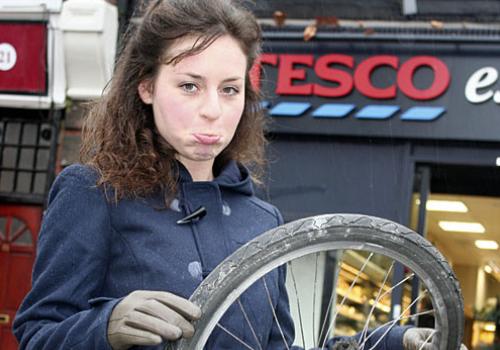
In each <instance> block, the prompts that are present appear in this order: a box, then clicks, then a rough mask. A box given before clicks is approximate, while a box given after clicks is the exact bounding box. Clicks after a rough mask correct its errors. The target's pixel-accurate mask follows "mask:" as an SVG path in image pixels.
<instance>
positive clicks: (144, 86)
mask: <svg viewBox="0 0 500 350" xmlns="http://www.w3.org/2000/svg"><path fill="white" fill-rule="evenodd" d="M152 90H153V87H152V86H151V81H149V80H143V81H141V82H140V83H139V86H138V87H137V92H138V93H139V97H140V98H141V100H142V102H144V103H145V104H147V105H150V104H152V103H153V93H152Z"/></svg>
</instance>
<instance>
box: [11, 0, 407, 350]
mask: <svg viewBox="0 0 500 350" xmlns="http://www.w3.org/2000/svg"><path fill="white" fill-rule="evenodd" d="M259 48H260V30H259V26H258V24H257V22H256V20H255V18H254V17H253V16H252V15H251V14H250V13H249V12H248V11H246V10H245V9H244V8H243V7H241V6H240V5H238V4H236V3H234V2H233V1H230V0H203V1H201V0H197V1H191V0H165V1H157V2H155V3H154V4H152V5H151V6H150V7H149V8H148V9H147V11H146V13H145V15H144V17H143V21H142V23H141V24H140V25H139V28H138V29H137V30H135V31H134V32H133V33H132V34H131V35H130V37H129V38H128V40H127V44H126V46H125V48H124V50H123V52H122V53H121V55H120V59H119V61H118V62H117V66H116V72H115V75H114V78H113V80H112V82H111V85H110V87H109V89H108V91H107V93H106V94H105V95H104V96H103V98H102V99H101V100H100V101H99V102H97V104H96V105H95V106H94V107H93V109H92V110H91V111H90V113H89V115H88V118H87V119H86V122H85V125H84V130H83V144H82V152H81V160H82V163H83V164H78V165H73V166H70V167H68V168H66V169H65V170H64V171H63V172H62V173H61V174H60V175H59V176H58V178H57V179H56V181H55V183H54V184H53V187H52V189H51V192H50V194H49V205H48V209H47V211H46V213H45V216H44V219H43V224H42V229H41V232H40V235H39V242H38V255H37V259H36V263H35V267H34V273H33V287H32V290H31V291H30V293H29V294H28V295H27V297H26V299H25V300H24V302H23V304H22V306H21V308H20V310H19V312H18V314H17V316H16V320H15V323H14V332H15V334H16V336H17V338H18V339H19V341H20V348H21V349H37V350H40V349H51V350H53V349H115V350H117V349H128V348H130V347H133V346H144V347H148V348H152V349H153V348H154V349H162V346H163V345H161V344H165V342H168V341H173V340H176V339H178V338H180V337H189V336H191V335H192V334H193V332H194V329H193V327H192V325H191V323H190V321H192V320H195V319H197V318H199V317H200V309H199V307H198V306H196V305H194V304H192V303H191V302H189V301H188V300H187V298H189V296H190V295H191V293H192V292H193V291H194V289H195V288H196V287H197V286H198V285H199V283H200V282H201V281H202V280H203V278H204V277H205V276H206V275H207V274H208V273H210V271H211V270H212V269H214V267H215V266H217V265H218V264H219V263H220V262H221V261H222V260H223V259H224V258H225V257H226V256H228V255H229V254H230V253H232V252H233V251H234V250H236V249H237V248H238V247H239V246H241V245H242V244H244V243H245V242H247V241H249V240H250V239H252V238H254V237H256V236H257V235H259V234H260V233H262V232H264V231H267V230H269V229H271V228H274V227H276V226H278V225H280V224H281V223H282V222H283V221H282V219H281V216H280V214H279V212H278V211H277V209H276V208H275V207H273V206H271V205H269V204H267V203H265V202H263V201H261V200H259V199H258V198H256V197H255V196H254V193H253V189H252V178H251V175H250V173H249V171H248V167H249V166H251V167H252V168H253V169H259V166H261V165H262V163H263V147H264V143H265V140H264V136H263V114H262V111H261V110H260V108H259V99H258V96H257V94H256V92H255V91H254V90H253V88H252V86H251V83H250V80H249V70H250V68H251V67H252V65H253V64H254V61H255V59H256V57H257V56H258V54H259ZM265 281H266V283H265V284H264V283H257V284H255V285H254V286H252V287H251V288H250V289H249V290H248V291H247V292H246V293H245V294H243V295H242V296H241V298H240V301H241V302H240V303H237V304H235V305H233V306H231V308H230V309H229V311H228V312H227V313H226V314H225V316H224V317H223V319H222V321H221V326H222V327H218V328H216V330H215V331H214V333H213V334H212V336H211V337H210V339H209V342H208V344H207V348H209V349H241V348H244V346H243V345H242V344H243V343H245V344H251V346H252V347H255V348H262V349H270V350H273V349H283V347H284V344H283V337H284V338H285V339H286V342H287V343H288V344H291V343H292V342H293V338H294V331H293V324H292V322H291V319H290V314H289V308H288V298H287V294H286V290H285V288H284V282H285V271H284V268H280V269H277V270H275V271H273V272H271V273H270V274H269V275H268V276H266V279H265ZM266 288H267V289H268V290H269V293H270V296H271V301H272V307H274V309H275V313H276V315H277V317H278V318H279V320H280V325H281V330H282V331H283V335H281V331H280V330H279V329H278V327H277V326H276V323H275V322H273V316H272V312H270V311H271V310H270V306H269V302H268V299H267V298H266V297H264V296H265V295H266V294H265V293H267V291H266ZM247 319H248V320H249V321H250V322H251V323H252V324H253V325H254V330H253V331H250V329H249V327H248V326H246V325H247ZM404 330H405V329H402V328H395V329H394V330H392V331H391V332H390V333H389V336H388V337H387V339H388V340H387V342H383V344H397V345H398V347H402V338H403V333H404ZM234 335H237V337H238V339H236V337H235V336H234ZM373 338H376V337H373ZM257 342H258V343H259V345H256V343H257ZM387 346H388V345H387ZM385 347H386V346H385V345H384V346H382V345H381V346H380V347H379V348H380V349H381V348H385Z"/></svg>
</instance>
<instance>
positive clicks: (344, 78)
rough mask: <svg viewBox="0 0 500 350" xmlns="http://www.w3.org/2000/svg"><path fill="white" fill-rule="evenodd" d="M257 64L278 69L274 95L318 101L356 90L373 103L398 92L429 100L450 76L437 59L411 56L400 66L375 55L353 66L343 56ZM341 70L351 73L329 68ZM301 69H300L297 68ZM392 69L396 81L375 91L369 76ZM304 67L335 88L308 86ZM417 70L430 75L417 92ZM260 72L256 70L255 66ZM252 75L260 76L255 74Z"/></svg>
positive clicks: (280, 58) (290, 57) (289, 57)
mask: <svg viewBox="0 0 500 350" xmlns="http://www.w3.org/2000/svg"><path fill="white" fill-rule="evenodd" d="M260 64H261V65H262V64H267V65H271V66H275V67H277V68H278V76H277V81H276V90H275V93H276V94H277V95H303V96H304V95H305V96H309V95H314V96H319V97H343V96H346V95H349V94H350V93H351V91H352V90H353V89H354V88H356V90H358V91H359V92H360V93H361V94H362V95H364V96H366V97H369V98H372V99H377V100H384V99H393V98H395V97H396V94H397V91H398V90H399V91H401V92H402V93H403V94H404V95H406V96H407V97H408V98H410V99H413V100H420V101H422V100H432V99H434V98H436V97H439V96H440V95H442V94H443V93H444V92H445V91H446V89H447V88H448V86H449V84H450V80H451V79H450V72H449V70H448V67H447V66H446V64H445V63H444V62H443V61H441V60H440V59H439V58H437V57H433V56H415V57H412V58H410V59H409V60H407V61H405V62H402V63H401V62H400V59H399V57H398V56H393V55H376V56H372V57H369V58H366V59H364V60H362V61H361V62H359V63H358V64H357V65H355V62H354V57H353V56H350V55H344V54H328V55H323V56H320V57H317V58H315V57H314V56H313V55H307V54H280V55H277V54H268V53H266V54H263V55H262V56H261V59H260ZM334 65H336V66H343V67H345V68H348V69H349V70H351V71H352V72H353V73H352V74H351V73H349V72H347V71H346V70H344V69H339V68H334V67H332V66H334ZM300 66H303V67H300ZM382 66H387V67H390V68H393V69H394V70H396V72H397V78H396V81H395V82H394V83H393V84H392V85H391V86H388V87H384V88H380V87H376V86H375V85H374V84H373V83H372V80H371V75H372V73H373V72H374V71H375V70H376V69H378V68H380V67H382ZM304 67H309V68H313V69H314V72H315V74H316V76H317V77H318V78H320V79H321V80H323V81H325V82H330V83H335V84H336V86H326V85H323V84H321V83H308V82H307V81H306V70H305V68H304ZM421 67H428V68H430V69H431V70H432V72H433V74H434V80H433V82H432V83H431V84H430V86H429V87H427V88H425V89H419V88H417V87H416V86H415V85H414V84H413V76H414V75H415V73H416V71H417V70H418V69H419V68H421ZM257 69H258V70H259V69H260V66H257ZM256 74H260V72H259V71H257V72H256Z"/></svg>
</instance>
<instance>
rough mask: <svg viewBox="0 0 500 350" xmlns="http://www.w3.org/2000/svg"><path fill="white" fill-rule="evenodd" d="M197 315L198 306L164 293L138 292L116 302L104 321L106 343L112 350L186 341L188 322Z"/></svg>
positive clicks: (188, 328)
mask: <svg viewBox="0 0 500 350" xmlns="http://www.w3.org/2000/svg"><path fill="white" fill-rule="evenodd" d="M200 316H201V310H200V308H199V307H198V306H196V305H195V304H193V303H191V302H190V301H189V300H187V299H184V298H181V297H179V296H177V295H174V294H172V293H168V292H157V291H145V290H139V291H135V292H132V293H130V294H129V295H127V296H126V297H125V298H124V299H123V300H122V301H121V302H119V303H118V304H117V305H116V306H115V308H114V309H113V312H112V313H111V316H110V318H109V322H108V341H109V344H110V345H111V347H112V348H113V349H114V350H124V349H128V348H130V347H132V346H134V345H142V346H145V345H158V344H161V343H162V342H163V341H165V340H177V339H179V338H181V337H185V338H190V337H192V336H193V334H194V328H193V326H192V325H191V323H189V321H192V320H197V319H199V318H200Z"/></svg>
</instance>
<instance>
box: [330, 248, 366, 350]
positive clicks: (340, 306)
mask: <svg viewBox="0 0 500 350" xmlns="http://www.w3.org/2000/svg"><path fill="white" fill-rule="evenodd" d="M373 254H374V253H370V255H368V257H367V258H366V260H365V262H364V263H363V266H361V268H360V269H359V271H358V273H357V274H356V276H355V277H354V279H353V281H352V282H351V285H350V286H349V289H348V290H347V291H346V293H345V295H344V297H343V298H342V301H341V302H340V305H339V306H335V312H334V314H333V316H332V321H331V322H330V326H329V327H328V329H327V331H326V334H329V333H330V332H331V331H333V330H334V327H335V320H336V318H337V314H338V312H339V310H340V309H341V308H342V306H343V305H344V303H345V301H346V300H347V296H348V295H349V293H351V291H352V288H353V287H354V285H355V284H356V282H357V281H358V278H359V276H360V275H361V273H362V272H363V271H364V269H365V268H366V266H367V265H368V263H369V262H370V259H371V258H372V256H373ZM333 293H334V294H335V293H336V290H334V291H333ZM332 336H333V334H332ZM327 339H328V337H325V340H323V344H321V347H322V348H324V347H325V345H326V341H327Z"/></svg>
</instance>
